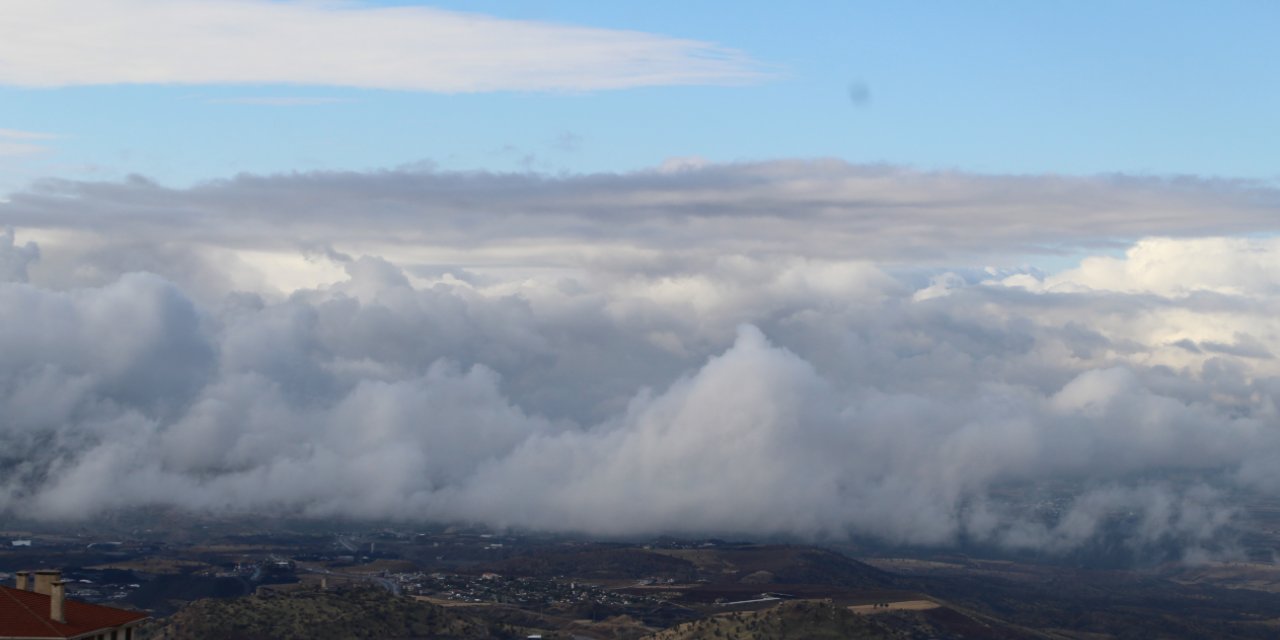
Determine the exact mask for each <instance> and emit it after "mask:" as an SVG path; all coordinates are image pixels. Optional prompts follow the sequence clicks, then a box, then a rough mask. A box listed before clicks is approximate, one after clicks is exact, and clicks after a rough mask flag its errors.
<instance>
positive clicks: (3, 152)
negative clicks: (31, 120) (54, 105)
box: [0, 129, 58, 157]
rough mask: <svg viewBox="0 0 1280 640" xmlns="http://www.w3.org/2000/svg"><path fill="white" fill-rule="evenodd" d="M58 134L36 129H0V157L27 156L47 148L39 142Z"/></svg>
mask: <svg viewBox="0 0 1280 640" xmlns="http://www.w3.org/2000/svg"><path fill="white" fill-rule="evenodd" d="M57 137H58V136H56V135H54V134H51V133H41V132H38V131H22V130H19V129H0V157H4V156H29V155H34V154H38V153H44V152H46V151H48V150H49V148H48V147H47V146H45V145H44V144H41V142H42V141H45V140H53V139H55V138H57Z"/></svg>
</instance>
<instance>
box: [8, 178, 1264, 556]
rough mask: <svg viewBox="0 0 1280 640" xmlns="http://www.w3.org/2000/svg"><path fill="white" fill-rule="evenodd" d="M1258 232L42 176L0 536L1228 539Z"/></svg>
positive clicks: (1255, 405) (1033, 217)
mask: <svg viewBox="0 0 1280 640" xmlns="http://www.w3.org/2000/svg"><path fill="white" fill-rule="evenodd" d="M1278 208H1280V194H1278V193H1277V191H1276V190H1275V189H1274V188H1272V187H1269V186H1266V185H1260V184H1256V183H1245V182H1232V181H1213V180H1198V179H1190V178H1187V179H1156V178H1134V177H1126V176H1102V177H1093V178H1069V177H1056V176H992V175H974V174H964V173H958V172H956V173H926V172H915V171H910V170H906V169H900V168H894V167H881V166H857V165H848V164H844V163H840V162H834V161H813V162H800V161H794V162H772V163H754V164H736V165H713V164H705V163H700V162H697V161H692V160H686V161H681V162H674V163H671V164H670V165H669V166H666V167H663V168H659V169H654V170H650V171H641V172H634V173H627V174H598V175H574V176H561V177H552V176H544V175H534V174H520V175H509V174H486V173H445V172H433V171H423V170H410V169H404V170H394V171H384V172H372V173H312V174H293V175H280V176H251V175H244V176H239V177H235V178H232V179H229V180H225V181H219V182H212V183H206V184H203V185H199V186H196V187H192V188H188V189H170V188H166V187H163V186H160V185H157V184H155V183H152V182H150V181H147V180H145V179H143V178H136V179H132V180H129V181H125V182H118V183H116V182H113V183H83V182H68V181H48V182H44V183H40V184H38V185H36V186H34V187H32V188H31V189H29V190H27V191H24V192H19V193H15V194H13V195H12V196H11V197H10V199H9V201H8V202H3V203H0V225H8V226H9V227H10V229H9V231H7V232H5V233H4V234H0V281H2V282H0V327H3V330H0V353H3V354H4V357H3V358H0V411H2V415H3V416H4V418H3V419H2V420H0V468H3V469H4V470H5V471H4V473H3V474H0V511H3V512H6V513H9V514H18V515H21V516H23V517H30V518H38V519H51V520H60V519H81V518H89V517H93V516H94V515H96V514H99V513H102V512H104V511H108V510H113V509H121V508H132V507H139V506H147V505H167V506H176V507H181V508H185V509H191V510H194V511H196V512H213V513H253V512H263V511H271V512H276V513H290V514H300V515H307V516H315V517H328V516H344V517H367V518H392V519H405V520H458V521H471V522H481V523H485V524H489V525H492V526H498V527H504V526H511V527H526V528H536V529H545V530H559V531H575V532H586V533H592V534H597V535H618V536H627V535H645V534H656V533H721V532H723V533H736V534H744V535H759V536H767V535H787V536H798V537H802V538H824V539H832V538H836V539H839V538H844V537H847V536H860V537H871V538H876V539H881V540H884V541H888V542H892V543H907V544H924V545H948V544H955V543H958V542H977V543H981V544H991V545H996V546H1000V547H1003V548H1007V549H1035V550H1042V551H1047V552H1069V551H1071V550H1073V549H1077V548H1079V547H1081V546H1082V545H1086V544H1089V543H1090V542H1091V541H1092V540H1094V539H1096V537H1097V536H1099V535H1101V533H1102V532H1103V531H1107V530H1110V528H1112V527H1114V525H1115V524H1116V522H1117V519H1119V520H1123V522H1124V529H1123V531H1124V534H1123V535H1124V541H1125V544H1129V545H1133V546H1135V547H1142V546H1148V545H1151V546H1155V545H1169V544H1174V545H1178V546H1179V547H1182V548H1185V549H1188V550H1190V551H1188V553H1191V552H1194V551H1195V550H1197V549H1201V548H1216V547H1215V545H1217V544H1218V542H1219V539H1220V536H1221V534H1222V532H1223V531H1224V530H1225V529H1227V528H1229V527H1230V526H1232V525H1233V523H1237V522H1239V521H1240V519H1241V518H1242V517H1243V515H1242V513H1241V511H1240V509H1239V503H1238V501H1237V500H1236V499H1235V497H1234V496H1235V495H1236V494H1238V493H1240V492H1248V491H1258V492H1264V493H1268V494H1274V493H1275V492H1277V491H1280V472H1277V471H1276V467H1275V465H1274V463H1273V462H1274V460H1276V459H1277V456H1280V422H1278V421H1277V410H1276V404H1277V400H1278V399H1280V366H1278V365H1277V360H1276V354H1277V353H1280V321H1278V320H1277V318H1280V313H1278V312H1280V296H1278V295H1277V292H1278V291H1280V275H1277V274H1280V269H1277V268H1276V267H1277V266H1280V265H1278V264H1277V263H1278V262H1280V240H1277V239H1275V238H1274V237H1272V236H1271V235H1270V233H1271V232H1273V231H1274V224H1275V223H1274V221H1275V220H1276V214H1277V212H1278V211H1277V209H1278ZM1080 255H1084V256H1086V257H1085V258H1084V259H1083V260H1074V259H1073V260H1070V266H1065V267H1063V266H1059V267H1057V268H1036V267H1035V266H1028V264H1031V265H1034V264H1036V263H1037V262H1041V263H1045V264H1050V263H1052V264H1059V265H1061V264H1064V261H1065V258H1064V256H1080ZM973 265H982V266H979V267H975V266H973ZM985 265H993V266H985ZM1010 487H1017V488H1021V489H1020V490H1022V491H1023V493H1021V494H1019V495H1023V496H1025V495H1032V494H1035V492H1037V491H1039V492H1053V491H1058V492H1065V495H1067V498H1066V499H1065V501H1064V502H1062V503H1061V504H1062V506H1061V509H1060V510H1059V511H1058V512H1055V514H1054V515H1053V516H1052V517H1042V515H1043V514H1041V515H1037V512H1036V511H1035V510H1034V509H1032V508H1029V507H1028V506H1027V505H1025V504H1017V503H1016V501H1010V500H1009V499H1008V496H1009V495H1010ZM1028 487H1029V488H1031V489H1027V488H1028ZM1028 492H1029V493H1028ZM1037 495H1038V494H1037ZM1055 495H1056V494H1055Z"/></svg>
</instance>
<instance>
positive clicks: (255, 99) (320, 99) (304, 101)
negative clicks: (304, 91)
mask: <svg viewBox="0 0 1280 640" xmlns="http://www.w3.org/2000/svg"><path fill="white" fill-rule="evenodd" d="M208 102H209V103H211V104H247V105H259V106H265V107H310V106H315V105H322V104H341V103H344V102H353V100H352V99H350V98H333V97H324V96H247V97H243V98H218V99H214V100H209V101H208Z"/></svg>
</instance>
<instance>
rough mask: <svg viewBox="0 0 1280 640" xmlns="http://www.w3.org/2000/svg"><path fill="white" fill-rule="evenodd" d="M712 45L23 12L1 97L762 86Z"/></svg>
mask: <svg viewBox="0 0 1280 640" xmlns="http://www.w3.org/2000/svg"><path fill="white" fill-rule="evenodd" d="M763 77H765V74H764V73H763V72H762V69H761V67H760V65H759V64H757V63H755V62H754V61H752V60H751V59H750V58H749V57H747V56H746V55H745V54H743V53H741V52H738V51H735V50H732V49H728V48H725V47H721V46H719V45H715V44H712V43H708V42H701V41H697V40H687V39H680V38H673V37H667V36H662V35H655V34H649V33H641V32H636V31H623V30H615V29H599V28H590V27H577V26H569V25H561V24H553V23H545V22H534V21H519V20H505V19H499V18H494V17H490V16H484V15H479V14H472V13H459V12H453V11H445V10H441V9H435V8H428V7H413V6H403V7H386V6H375V5H370V4H367V3H363V2H354V1H337V2H319V3H317V2H301V1H297V0H290V1H287V2H273V1H270V0H167V1H165V2H155V1H154V0H110V1H107V0H15V1H13V2H8V3H6V6H5V20H4V22H3V23H0V83H3V84H9V85H17V86H25V87H64V86H75V85H103V84H294V85H326V86H344V87H360V88H369V89H392V90H409V91H434V92H446V93H465V92H477V91H592V90H605V89H620V88H626V87H642V86H657V85H680V84H709V83H710V84H723V83H738V82H752V81H758V80H760V79H762V78H763Z"/></svg>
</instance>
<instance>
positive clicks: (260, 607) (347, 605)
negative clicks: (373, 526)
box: [151, 587, 525, 640]
mask: <svg viewBox="0 0 1280 640" xmlns="http://www.w3.org/2000/svg"><path fill="white" fill-rule="evenodd" d="M151 637H153V638H157V639H163V640H207V639H208V638H240V639H242V640H277V639H278V640H291V639H298V640H302V639H310V638H379V639H382V638H441V639H448V638H458V639H461V638H495V639H498V638H523V637H525V634H524V633H521V632H520V630H517V629H514V628H512V627H507V626H504V625H499V624H495V623H491V622H486V621H482V620H476V619H473V618H470V617H466V616H463V615H460V614H456V613H453V612H451V611H448V610H446V609H445V608H444V607H440V606H437V605H433V604H430V603H426V602H420V601H416V600H413V599H410V598H403V597H397V596H393V595H391V594H389V593H387V592H386V591H383V590H381V589H375V588H364V587H362V588H352V589H342V590H336V591H318V590H298V591H294V592H288V593H281V592H272V591H267V592H263V593H262V594H260V595H255V596H249V597H244V598H233V599H227V600H214V599H209V600H200V601H197V602H193V603H191V604H190V605H188V606H186V607H185V608H183V609H182V610H181V611H179V612H178V613H176V614H174V615H173V616H172V617H170V618H168V619H167V620H164V621H163V622H161V623H157V625H156V629H155V631H154V635H153V636H151Z"/></svg>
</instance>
